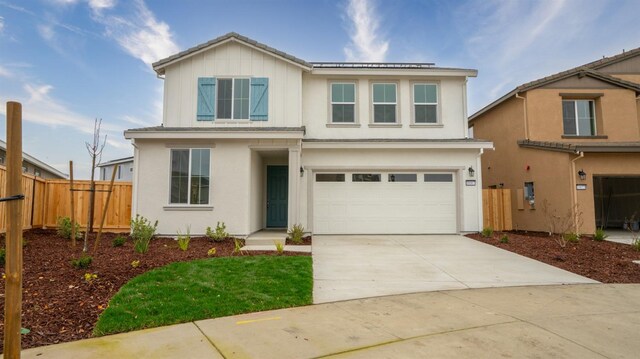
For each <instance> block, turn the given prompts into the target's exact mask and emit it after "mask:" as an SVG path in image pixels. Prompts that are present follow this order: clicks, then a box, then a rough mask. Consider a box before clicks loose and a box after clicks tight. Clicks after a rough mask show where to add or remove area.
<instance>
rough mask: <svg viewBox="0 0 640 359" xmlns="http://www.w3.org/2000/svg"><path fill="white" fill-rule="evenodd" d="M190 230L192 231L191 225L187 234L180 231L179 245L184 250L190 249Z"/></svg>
mask: <svg viewBox="0 0 640 359" xmlns="http://www.w3.org/2000/svg"><path fill="white" fill-rule="evenodd" d="M190 232H191V227H187V233H186V234H182V233H180V231H178V247H179V248H180V249H181V250H182V251H186V250H187V249H189V242H191V234H190Z"/></svg>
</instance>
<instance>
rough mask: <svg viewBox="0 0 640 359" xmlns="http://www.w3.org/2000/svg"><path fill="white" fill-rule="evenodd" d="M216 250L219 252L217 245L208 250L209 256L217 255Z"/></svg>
mask: <svg viewBox="0 0 640 359" xmlns="http://www.w3.org/2000/svg"><path fill="white" fill-rule="evenodd" d="M216 252H217V250H216V247H213V248H211V249H209V250H208V251H207V256H209V257H213V256H215V255H216Z"/></svg>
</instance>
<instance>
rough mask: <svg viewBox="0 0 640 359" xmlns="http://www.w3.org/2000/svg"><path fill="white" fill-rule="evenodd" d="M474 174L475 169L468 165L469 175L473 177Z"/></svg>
mask: <svg viewBox="0 0 640 359" xmlns="http://www.w3.org/2000/svg"><path fill="white" fill-rule="evenodd" d="M475 175H476V171H475V170H474V169H473V167H471V166H469V177H473V176H475Z"/></svg>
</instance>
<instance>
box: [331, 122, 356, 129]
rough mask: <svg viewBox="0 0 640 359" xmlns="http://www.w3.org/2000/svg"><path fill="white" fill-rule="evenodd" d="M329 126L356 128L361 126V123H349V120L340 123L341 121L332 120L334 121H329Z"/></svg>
mask: <svg viewBox="0 0 640 359" xmlns="http://www.w3.org/2000/svg"><path fill="white" fill-rule="evenodd" d="M327 127H347V128H350V127H351V128H356V127H360V124H359V123H349V122H344V123H339V122H335V123H334V122H332V123H327Z"/></svg>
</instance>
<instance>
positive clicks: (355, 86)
mask: <svg viewBox="0 0 640 359" xmlns="http://www.w3.org/2000/svg"><path fill="white" fill-rule="evenodd" d="M333 85H353V102H333ZM333 105H353V122H333ZM327 125H328V126H329V125H330V127H340V126H344V127H360V121H359V120H358V82H357V81H355V80H353V81H352V80H346V81H340V80H334V81H329V112H328V116H327Z"/></svg>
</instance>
